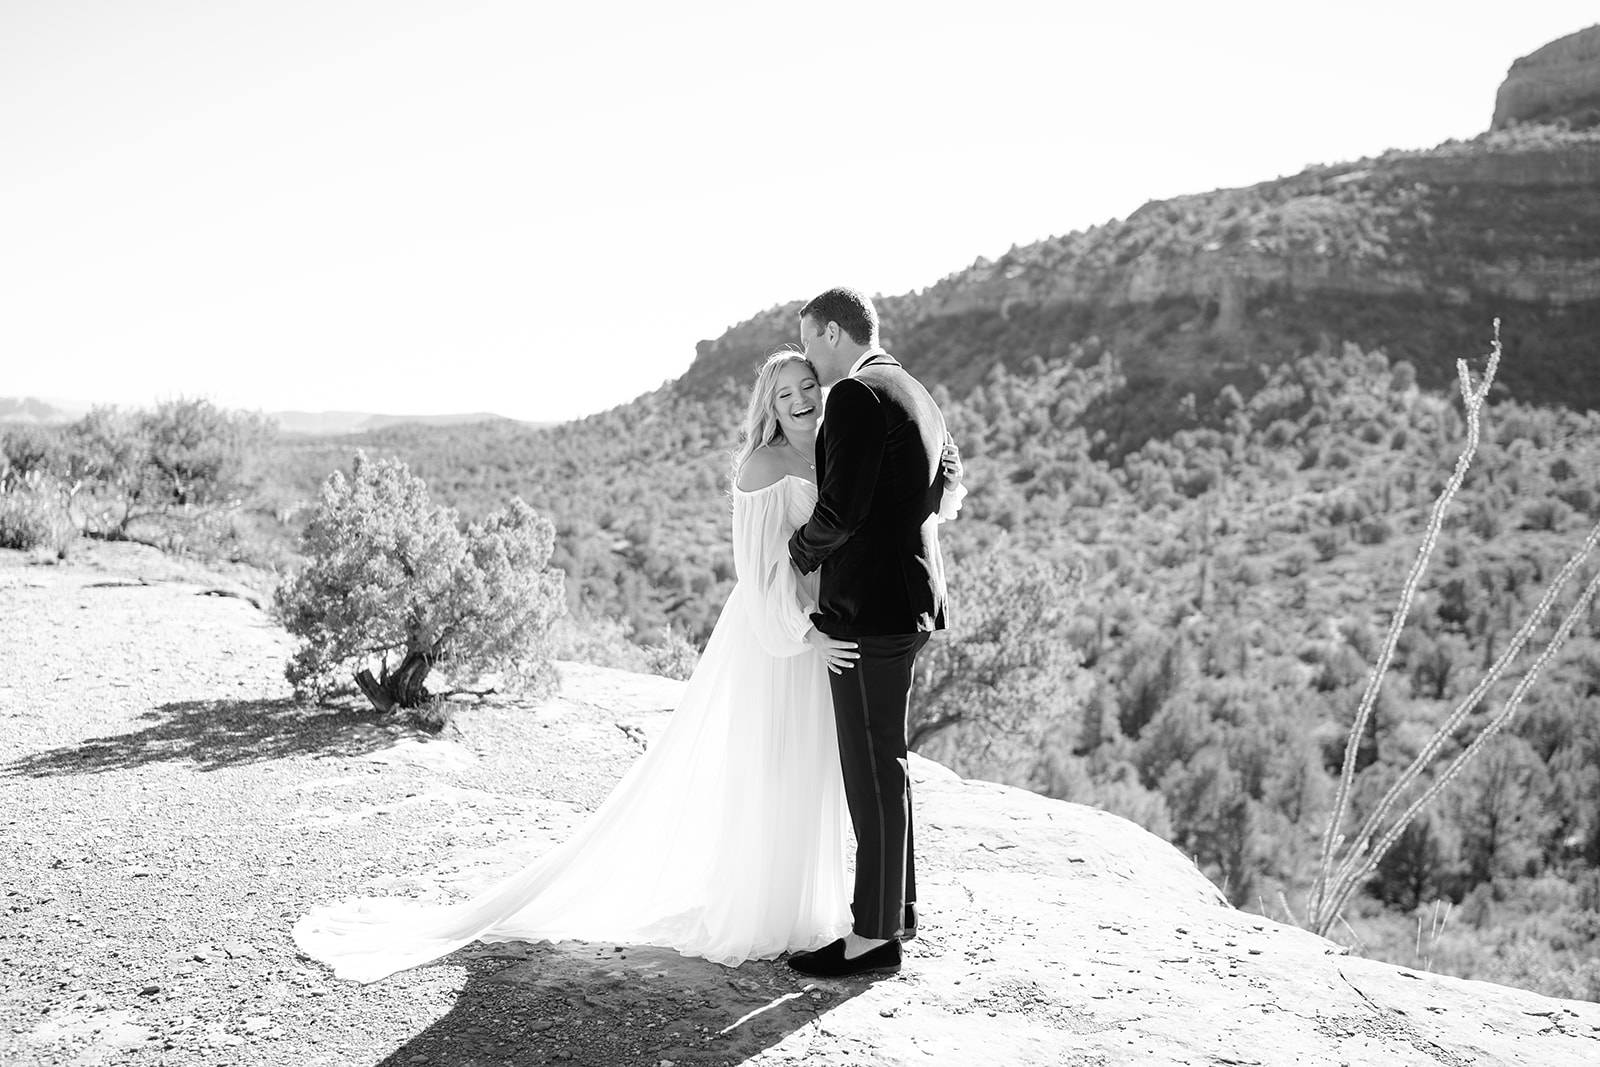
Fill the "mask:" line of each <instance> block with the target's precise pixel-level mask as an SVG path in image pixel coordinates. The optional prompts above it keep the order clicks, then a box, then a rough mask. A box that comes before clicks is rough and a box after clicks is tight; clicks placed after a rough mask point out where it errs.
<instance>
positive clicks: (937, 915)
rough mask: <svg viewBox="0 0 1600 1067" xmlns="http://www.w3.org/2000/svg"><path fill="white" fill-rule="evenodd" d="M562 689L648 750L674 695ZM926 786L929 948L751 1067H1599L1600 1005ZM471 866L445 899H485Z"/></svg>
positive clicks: (1002, 798)
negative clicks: (1447, 966)
mask: <svg viewBox="0 0 1600 1067" xmlns="http://www.w3.org/2000/svg"><path fill="white" fill-rule="evenodd" d="M564 674H565V677H566V679H567V681H566V686H565V690H564V694H563V696H562V697H560V698H558V699H557V700H556V701H552V702H550V705H549V706H547V707H545V708H541V709H540V710H539V713H538V714H539V716H540V717H541V718H544V717H547V716H548V717H554V718H571V719H582V718H585V717H586V716H588V715H591V714H595V715H601V716H605V717H609V718H610V719H611V720H612V721H614V722H617V723H618V724H619V725H625V726H629V727H630V728H631V727H637V728H639V729H641V730H642V731H643V732H644V733H645V734H647V735H648V734H651V733H653V732H654V731H655V730H657V729H659V727H660V725H661V724H662V723H663V722H664V721H665V718H666V713H665V712H664V710H662V709H664V708H665V707H668V706H670V704H671V702H672V699H673V696H674V693H675V688H676V684H677V683H671V682H666V681H663V680H662V679H659V678H649V677H641V676H636V675H628V674H624V673H622V672H617V671H607V670H601V669H597V668H591V667H581V666H577V665H566V666H565V668H564ZM465 729H466V730H467V732H468V733H469V734H470V732H471V726H470V724H467V725H466V726H465ZM469 740H470V739H469ZM913 771H914V775H915V778H916V782H917V790H918V792H917V803H918V810H917V815H918V836H919V846H920V847H919V850H918V856H919V868H920V869H919V875H920V880H921V896H922V906H923V907H922V910H923V924H924V929H923V931H922V935H921V937H920V938H919V939H918V940H917V941H916V942H914V943H913V944H912V945H911V946H910V948H909V949H908V960H907V966H906V967H905V969H904V971H903V972H902V973H901V974H900V975H898V976H895V977H893V978H889V979H885V980H880V981H877V982H873V983H865V982H861V981H859V980H857V981H854V982H844V983H834V984H833V985H836V986H848V987H850V991H849V992H848V994H847V995H845V996H844V998H843V999H842V1000H838V1001H835V1002H833V1003H832V1006H831V1007H824V1008H823V1009H822V1010H821V1011H820V1013H819V1014H818V1016H817V1018H816V1020H815V1022H814V1023H812V1024H810V1025H807V1026H803V1027H799V1028H796V1029H793V1030H792V1032H790V1033H788V1034H787V1036H785V1037H784V1038H782V1040H780V1041H777V1042H776V1043H773V1044H771V1045H770V1046H769V1047H766V1048H764V1049H763V1050H761V1051H759V1052H757V1053H756V1054H755V1055H754V1056H752V1057H751V1058H750V1059H749V1060H748V1061H746V1062H752V1063H754V1062H783V1061H786V1060H789V1059H797V1060H799V1059H803V1061H804V1062H806V1063H807V1064H811V1063H829V1064H835V1063H837V1064H845V1063H864V1064H865V1063H870V1064H879V1065H885V1067H888V1065H900V1064H938V1065H943V1064H951V1065H958V1064H959V1065H965V1064H996V1065H1002V1064H1003V1065H1012V1064H1016V1065H1022V1064H1051V1065H1059V1064H1262V1065H1277V1064H1329V1065H1336V1064H1349V1065H1358V1064H1441V1063H1442V1064H1452V1065H1461V1064H1528V1065H1539V1067H1557V1065H1568V1064H1570V1065H1573V1067H1577V1065H1580V1064H1589V1065H1593V1064H1596V1063H1600V1005H1595V1004H1590V1003H1585V1002H1578V1001H1562V1000H1553V999H1550V998H1546V997H1541V996H1538V995H1536V994H1533V993H1528V992H1524V991H1521V990H1516V989H1511V988H1507V987H1504V986H1497V985H1492V984H1490V983H1486V982H1469V981H1462V980H1459V979H1454V978H1449V977H1442V976H1438V975H1433V974H1427V973H1422V972H1417V971H1411V970H1406V969H1404V968H1399V967H1394V966H1390V965H1388V964H1383V963H1378V962H1374V961H1371V960H1366V959H1359V958H1353V957H1350V956H1347V955H1344V954H1343V953H1342V950H1341V949H1340V948H1339V947H1338V946H1336V945H1334V944H1333V943H1331V942H1329V941H1327V940H1324V939H1322V938H1319V937H1316V936H1314V935H1312V934H1310V933H1307V932H1306V931H1304V930H1300V929H1298V928H1295V927H1291V926H1284V925H1281V924H1278V923H1275V922H1272V921H1270V920H1268V919H1264V918H1261V917H1259V916H1255V915H1250V914H1247V913H1245V912H1241V911H1237V910H1234V909H1233V908H1231V907H1229V906H1228V905H1227V904H1226V902H1225V901H1224V900H1223V898H1222V896H1221V894H1220V893H1219V892H1218V891H1217V889H1216V888H1215V887H1214V886H1213V885H1212V884H1211V883H1210V882H1209V881H1207V880H1206V879H1205V878H1204V877H1203V876H1202V875H1201V874H1200V873H1199V872H1198V871H1197V870H1196V869H1195V868H1194V866H1193V865H1192V864H1191V863H1190V862H1189V861H1188V860H1187V859H1186V858H1185V857H1183V856H1182V855H1181V854H1180V853H1178V852H1177V850H1175V849H1174V848H1172V847H1171V846H1170V845H1168V844H1167V843H1166V842H1164V841H1162V840H1160V839H1159V838H1157V837H1155V836H1153V835H1152V834H1149V833H1148V832H1146V831H1145V830H1143V829H1141V828H1140V827H1138V826H1136V825H1134V824H1132V823H1129V822H1127V821H1125V820H1123V819H1120V818H1117V817H1116V816H1112V815H1109V814H1107V813H1105V812H1101V811H1097V810H1095V809H1092V808H1087V807H1083V806H1081V805H1076V804H1068V803H1064V802H1060V801H1055V800H1050V799H1047V798H1045V797H1041V796H1037V795H1035V794H1032V793H1029V792H1026V791H1024V790H1020V789H1013V788H1009V787H1006V786H1002V785H997V784H994V783H990V782H980V781H970V780H963V779H961V778H959V777H957V776H956V775H955V774H953V773H951V772H950V771H949V770H947V769H945V768H944V767H942V766H940V765H938V764H935V763H931V762H929V761H927V760H923V759H920V758H914V762H913ZM509 862H511V857H507V856H505V855H504V854H502V855H501V856H500V857H499V859H498V864H497V865H503V864H507V863H509ZM471 867H472V864H470V863H468V864H466V865H465V867H464V868H463V869H459V870H458V871H457V872H456V873H455V875H454V877H452V878H451V879H450V881H452V882H454V881H456V880H457V879H460V880H461V881H463V882H467V881H473V880H475V879H474V878H473V877H472V875H473V872H472V871H471ZM479 873H482V872H481V871H480V872H479ZM630 952H631V953H632V955H633V958H634V959H635V960H637V961H639V962H638V964H637V965H638V966H639V967H641V968H645V969H646V970H649V969H650V968H654V969H656V971H657V972H659V971H660V970H661V969H662V968H667V969H675V968H674V967H673V965H672V964H671V963H670V962H669V961H664V960H662V959H661V958H660V957H659V955H658V954H653V953H648V952H646V953H644V954H643V955H640V950H630ZM646 961H649V962H646ZM552 962H553V961H552V959H551V958H549V957H548V956H547V957H546V958H544V959H542V960H541V961H540V963H539V968H540V970H541V971H542V972H544V973H546V974H548V973H549V971H550V967H551V965H552ZM684 963H685V964H686V965H689V969H690V970H692V969H693V966H695V965H693V964H690V963H689V961H684ZM699 966H704V965H699ZM749 966H757V965H749ZM626 969H627V967H626V965H624V968H623V970H624V971H626ZM741 970H742V969H741ZM730 973H738V972H730ZM857 990H859V992H856V991H857ZM833 995H834V993H833V991H830V992H829V994H828V996H829V998H830V999H831V998H832V997H833Z"/></svg>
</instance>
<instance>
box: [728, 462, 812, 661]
mask: <svg viewBox="0 0 1600 1067" xmlns="http://www.w3.org/2000/svg"><path fill="white" fill-rule="evenodd" d="M787 500H788V498H787V495H786V493H785V490H784V489H782V488H768V489H763V490H758V491H757V492H754V493H742V492H735V493H734V494H733V567H734V571H735V572H736V573H737V574H738V576H739V583H740V584H741V585H743V586H745V587H746V594H745V602H746V603H747V604H748V605H749V606H750V612H749V614H750V627H751V629H753V630H754V631H755V634H756V639H757V640H759V641H760V642H761V647H762V648H764V649H766V650H767V652H768V653H769V654H771V655H774V656H797V655H799V654H800V653H802V652H806V651H809V650H810V648H811V645H810V644H809V643H808V642H807V641H806V640H805V635H806V631H808V630H810V629H811V612H812V611H814V610H816V608H815V605H812V604H806V603H803V602H802V599H801V592H800V576H799V573H798V572H797V571H796V570H795V569H794V565H793V564H792V563H790V562H789V530H788V528H787V523H786V522H785V521H784V516H785V514H786V512H787V510H788V504H787Z"/></svg>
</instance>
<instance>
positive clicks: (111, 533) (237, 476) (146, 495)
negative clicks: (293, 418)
mask: <svg viewBox="0 0 1600 1067" xmlns="http://www.w3.org/2000/svg"><path fill="white" fill-rule="evenodd" d="M273 432H274V431H273V430H272V428H271V426H270V424H269V423H268V422H267V421H266V419H265V418H264V417H263V416H261V415H256V414H252V413H249V412H242V411H230V410H227V409H225V408H219V407H217V406H216V405H214V404H212V403H211V402H210V401H208V400H169V401H165V402H163V403H161V404H159V405H157V407H156V408H155V410H154V411H135V412H122V411H118V410H117V409H116V408H108V407H101V408H96V409H94V410H93V411H91V412H90V413H89V414H87V415H85V416H84V417H83V418H81V419H79V420H78V421H77V422H75V423H73V424H72V425H70V426H68V427H67V429H66V431H65V433H64V435H63V439H62V443H61V449H62V452H63V459H62V462H61V467H62V480H63V482H64V483H65V484H67V485H69V486H70V487H71V488H70V493H69V500H70V502H71V504H72V505H73V506H74V507H75V508H77V509H78V510H80V511H81V512H82V515H83V521H84V527H85V529H86V531H87V532H89V533H91V534H93V535H98V536H102V537H107V538H112V539H123V538H134V537H137V539H140V540H150V538H149V537H148V536H138V535H135V534H134V533H133V526H134V525H135V523H137V522H139V521H140V520H151V521H153V522H155V523H157V524H158V526H160V527H161V528H163V529H164V530H165V536H164V537H163V538H162V539H161V540H160V541H153V542H152V543H158V544H161V545H162V546H163V547H167V546H169V545H170V544H172V543H176V542H181V541H182V540H183V534H184V532H185V531H186V530H187V528H188V527H190V526H191V525H193V524H204V523H206V522H208V521H210V520H211V519H213V518H214V517H215V516H216V515H217V514H218V512H219V511H221V510H224V509H227V508H230V507H232V506H234V505H236V504H237V503H238V502H239V500H240V498H241V497H242V496H243V495H244V494H245V493H246V492H247V491H248V489H249V488H250V487H251V485H252V479H251V477H250V473H249V465H250V461H251V457H252V456H254V455H256V454H258V453H259V452H260V451H261V447H262V445H263V444H264V443H265V442H266V441H267V440H268V439H269V438H270V437H271V435H272V433H273Z"/></svg>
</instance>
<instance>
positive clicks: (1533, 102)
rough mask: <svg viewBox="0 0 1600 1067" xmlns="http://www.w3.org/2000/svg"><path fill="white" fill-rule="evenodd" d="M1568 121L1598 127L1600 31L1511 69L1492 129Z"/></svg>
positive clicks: (1564, 41) (1572, 37)
mask: <svg viewBox="0 0 1600 1067" xmlns="http://www.w3.org/2000/svg"><path fill="white" fill-rule="evenodd" d="M1559 118H1565V119H1567V120H1568V121H1569V122H1571V123H1572V124H1573V125H1574V126H1576V127H1588V126H1595V125H1600V25H1595V26H1590V27H1589V28H1588V29H1586V30H1579V31H1578V32H1577V33H1573V34H1568V35H1567V36H1565V37H1562V38H1561V39H1559V40H1556V41H1551V42H1550V43H1549V44H1547V45H1545V46H1544V47H1543V48H1541V49H1539V50H1538V51H1536V52H1533V53H1531V54H1529V55H1525V56H1523V57H1522V58H1521V59H1519V60H1517V61H1516V62H1515V63H1513V64H1511V70H1510V72H1509V73H1508V74H1507V75H1506V80H1505V81H1504V82H1502V83H1501V84H1500V91H1499V92H1498V93H1497V94H1496V95H1495V100H1494V120H1493V121H1492V122H1491V124H1490V129H1494V130H1501V129H1505V128H1506V127H1507V126H1510V125H1513V124H1514V123H1518V122H1552V121H1554V120H1556V119H1559Z"/></svg>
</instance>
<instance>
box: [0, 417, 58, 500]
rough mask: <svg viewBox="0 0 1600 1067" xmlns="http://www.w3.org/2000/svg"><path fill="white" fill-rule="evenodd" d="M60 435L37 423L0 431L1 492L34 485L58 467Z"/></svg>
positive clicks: (34, 486)
mask: <svg viewBox="0 0 1600 1067" xmlns="http://www.w3.org/2000/svg"><path fill="white" fill-rule="evenodd" d="M61 459H62V449H61V440H60V438H59V437H58V436H57V435H56V434H55V433H53V432H51V431H50V430H46V429H43V428H41V427H37V426H19V427H16V428H14V429H9V430H6V431H5V432H4V433H0V492H4V491H8V490H11V489H15V488H18V487H24V486H25V487H29V488H37V487H38V485H39V484H40V482H41V480H42V479H44V478H46V477H48V476H50V475H51V474H53V473H56V472H57V471H58V469H59V468H60V466H61Z"/></svg>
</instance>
